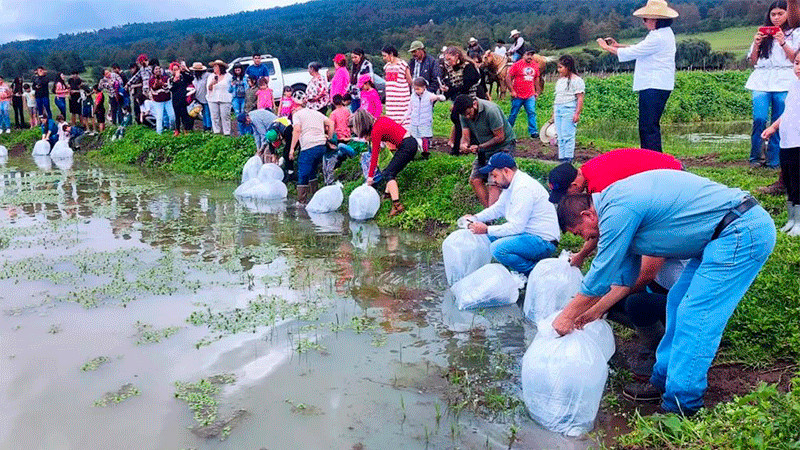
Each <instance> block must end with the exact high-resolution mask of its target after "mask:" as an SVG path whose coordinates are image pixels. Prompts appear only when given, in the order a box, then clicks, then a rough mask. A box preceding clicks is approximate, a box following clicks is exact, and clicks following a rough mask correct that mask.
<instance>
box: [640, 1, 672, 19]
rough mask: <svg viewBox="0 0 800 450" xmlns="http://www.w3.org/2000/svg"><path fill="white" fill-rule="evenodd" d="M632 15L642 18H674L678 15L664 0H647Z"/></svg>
mask: <svg viewBox="0 0 800 450" xmlns="http://www.w3.org/2000/svg"><path fill="white" fill-rule="evenodd" d="M633 15H634V16H636V17H641V18H642V19H674V18H676V17H678V11H675V10H674V9H672V8H670V7H669V6H667V1H666V0H647V5H645V6H644V8H639V9H637V10H636V11H635V12H634V13H633Z"/></svg>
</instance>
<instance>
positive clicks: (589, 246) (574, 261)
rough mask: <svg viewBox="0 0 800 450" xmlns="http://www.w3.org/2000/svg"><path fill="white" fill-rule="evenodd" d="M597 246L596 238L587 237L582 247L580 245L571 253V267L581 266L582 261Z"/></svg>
mask: <svg viewBox="0 0 800 450" xmlns="http://www.w3.org/2000/svg"><path fill="white" fill-rule="evenodd" d="M596 248H597V239H589V240H587V241H586V242H584V243H583V247H581V249H580V251H578V253H575V254H574V255H572V258H570V260H569V263H570V265H572V266H573V267H581V266H582V265H583V261H584V260H585V259H586V257H588V256H589V255H591V254H592V253H593V252H594V250H595V249H596Z"/></svg>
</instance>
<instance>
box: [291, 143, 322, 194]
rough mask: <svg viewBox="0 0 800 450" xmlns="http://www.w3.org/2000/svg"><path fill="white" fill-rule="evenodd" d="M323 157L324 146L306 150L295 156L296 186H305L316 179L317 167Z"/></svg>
mask: <svg viewBox="0 0 800 450" xmlns="http://www.w3.org/2000/svg"><path fill="white" fill-rule="evenodd" d="M323 155H325V145H324V144H323V145H317V146H316V147H311V148H307V149H305V150H303V151H301V152H300V154H299V155H298V156H297V185H298V186H306V185H308V182H309V181H311V180H313V179H316V178H317V166H319V164H320V163H321V162H322V156H323Z"/></svg>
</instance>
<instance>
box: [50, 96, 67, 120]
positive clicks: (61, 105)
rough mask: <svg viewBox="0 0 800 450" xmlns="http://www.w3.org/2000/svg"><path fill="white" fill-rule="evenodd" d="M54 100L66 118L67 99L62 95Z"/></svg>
mask: <svg viewBox="0 0 800 450" xmlns="http://www.w3.org/2000/svg"><path fill="white" fill-rule="evenodd" d="M53 102H54V103H55V104H56V106H57V107H58V110H59V111H61V115H62V116H64V118H66V117H67V99H65V98H62V97H56V98H55V99H53Z"/></svg>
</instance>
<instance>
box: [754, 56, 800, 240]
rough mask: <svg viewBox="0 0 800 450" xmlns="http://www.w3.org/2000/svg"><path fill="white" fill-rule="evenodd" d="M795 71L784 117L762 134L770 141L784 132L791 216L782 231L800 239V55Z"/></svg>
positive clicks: (783, 159)
mask: <svg viewBox="0 0 800 450" xmlns="http://www.w3.org/2000/svg"><path fill="white" fill-rule="evenodd" d="M793 69H794V75H795V79H794V80H792V83H791V85H790V87H789V93H788V94H787V95H786V101H785V103H784V105H785V107H784V110H783V114H782V115H781V117H780V118H779V119H778V120H776V121H775V122H773V123H772V125H770V126H769V127H768V128H767V129H766V130H764V132H763V133H761V139H769V138H770V137H771V136H772V135H773V134H775V132H776V131H780V141H781V142H780V145H781V152H780V161H781V173H782V174H783V184H784V185H785V186H786V196H787V200H786V209H787V211H788V216H789V221H788V222H787V223H786V225H784V227H783V228H781V231H783V232H786V233H787V234H788V235H789V236H800V53H798V54H797V55H795V57H794V65H793Z"/></svg>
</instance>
